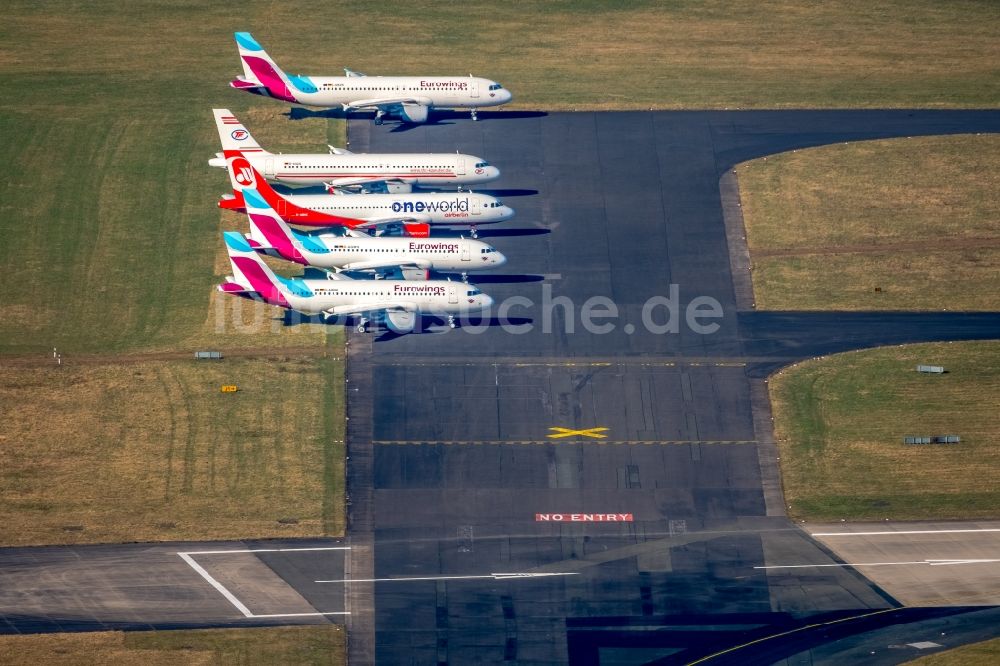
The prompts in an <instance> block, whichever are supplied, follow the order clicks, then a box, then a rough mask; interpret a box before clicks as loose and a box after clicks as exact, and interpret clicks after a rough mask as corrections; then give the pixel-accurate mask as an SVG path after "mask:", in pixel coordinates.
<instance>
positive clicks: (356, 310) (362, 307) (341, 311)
mask: <svg viewBox="0 0 1000 666" xmlns="http://www.w3.org/2000/svg"><path fill="white" fill-rule="evenodd" d="M379 310H396V311H399V312H416V311H417V306H416V305H415V304H413V303H407V302H403V301H393V302H389V303H385V302H382V303H378V302H374V301H373V302H371V303H357V304H354V305H336V306H334V307H332V308H330V309H329V310H326V313H327V314H328V315H333V316H341V315H356V314H365V313H367V312H377V311H379Z"/></svg>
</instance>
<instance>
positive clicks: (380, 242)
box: [243, 188, 507, 277]
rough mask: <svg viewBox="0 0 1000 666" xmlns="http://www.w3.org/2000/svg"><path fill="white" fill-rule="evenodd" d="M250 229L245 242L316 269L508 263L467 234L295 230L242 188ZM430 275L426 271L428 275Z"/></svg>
mask: <svg viewBox="0 0 1000 666" xmlns="http://www.w3.org/2000/svg"><path fill="white" fill-rule="evenodd" d="M243 200H244V201H245V202H246V211H247V218H248V219H249V221H250V233H249V234H247V236H246V238H247V243H249V245H250V247H252V248H253V249H254V250H256V251H257V252H261V253H264V254H267V255H270V256H274V257H280V258H281V259H285V260H288V261H294V262H296V263H299V264H302V265H305V266H315V267H317V268H332V269H334V270H336V271H337V272H338V273H339V272H340V271H372V270H374V271H379V270H382V269H393V268H399V269H406V268H411V269H420V270H423V271H428V270H439V271H445V270H451V271H461V272H462V275H463V277H464V276H465V274H466V273H468V272H469V271H478V270H484V269H488V268H496V267H497V266H502V265H503V264H504V263H506V262H507V259H506V257H504V256H503V255H502V254H501V253H499V252H497V251H496V249H495V248H493V247H491V246H489V245H487V244H486V243H483V242H481V241H477V240H470V239H468V238H444V239H435V240H414V239H412V238H398V237H390V236H375V237H373V236H368V235H366V234H357V235H353V234H351V233H348V235H345V236H337V235H334V234H332V233H320V234H305V233H302V232H298V231H294V230H292V229H291V228H289V227H288V225H287V224H285V221H284V220H282V219H281V217H280V216H279V215H278V214H277V213H276V212H275V210H274V209H273V208H271V206H270V205H268V203H267V202H266V201H265V200H264V199H263V197H261V196H260V194H259V193H258V192H257V191H256V190H255V189H253V188H248V189H245V190H243ZM424 277H426V274H425V276H424Z"/></svg>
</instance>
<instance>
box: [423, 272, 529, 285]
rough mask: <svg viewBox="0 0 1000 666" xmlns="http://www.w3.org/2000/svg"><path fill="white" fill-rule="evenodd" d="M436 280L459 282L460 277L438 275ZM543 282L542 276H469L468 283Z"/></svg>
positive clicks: (453, 274) (448, 274) (446, 274)
mask: <svg viewBox="0 0 1000 666" xmlns="http://www.w3.org/2000/svg"><path fill="white" fill-rule="evenodd" d="M435 278H436V279H441V280H454V281H459V280H461V279H462V276H461V275H458V274H457V273H440V274H438V275H436V276H435ZM543 280H545V276H544V275H526V274H521V275H499V274H497V275H470V276H469V282H471V283H472V284H515V283H518V282H542V281H543Z"/></svg>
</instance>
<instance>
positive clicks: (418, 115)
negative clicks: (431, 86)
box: [399, 103, 430, 125]
mask: <svg viewBox="0 0 1000 666" xmlns="http://www.w3.org/2000/svg"><path fill="white" fill-rule="evenodd" d="M429 111H430V107H428V106H426V105H424V104H407V103H404V104H403V108H402V109H401V110H400V112H399V117H400V118H402V119H403V122H407V123H414V124H416V125H418V124H420V123H426V122H427V114H428V112H429Z"/></svg>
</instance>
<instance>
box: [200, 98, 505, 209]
mask: <svg viewBox="0 0 1000 666" xmlns="http://www.w3.org/2000/svg"><path fill="white" fill-rule="evenodd" d="M212 112H213V113H214V114H215V126H216V128H217V129H218V130H219V139H220V140H221V141H222V151H223V152H222V153H217V154H216V156H215V157H214V158H213V159H211V160H209V161H208V163H209V164H210V165H211V166H214V167H219V168H222V169H224V168H225V167H226V159H225V158H226V156H227V153H228V152H229V151H234V150H238V151H240V152H241V153H243V155H244V156H245V157H246V158H247V159H248V160H250V163H251V164H252V165H253V167H254V168H255V169H257V171H259V172H260V173H262V174H263V175H264V177H265V178H267V179H268V180H270V181H272V182H277V183H284V184H286V185H297V186H309V185H325V186H327V187H328V188H330V189H342V188H361V187H365V186H371V185H373V184H376V183H385V185H386V187H387V189H388V190H389V191H390V192H409V191H411V189H412V186H413V185H422V186H424V187H428V186H429V187H438V186H441V185H459V186H469V185H479V184H482V183H488V182H490V181H491V180H496V179H497V178H499V177H500V170H499V169H497V168H496V167H495V166H492V165H491V164H490V163H489V162H487V161H486V160H484V159H483V158H481V157H476V156H475V155H462V154H458V153H395V154H391V153H385V154H376V153H373V154H356V153H352V152H350V151H349V150H344V149H342V148H334V147H333V146H330V152H329V153H306V154H299V155H295V154H285V155H283V154H278V155H275V154H274V153H269V152H268V151H266V150H264V149H263V148H261V147H260V145H259V144H258V143H257V142H256V141H254V138H253V136H251V135H250V132H248V131H247V128H246V127H244V126H243V124H242V123H241V122H240V121H239V120H237V118H236V117H235V116H234V115H233V114H232V113H230V111H229V109H212Z"/></svg>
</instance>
